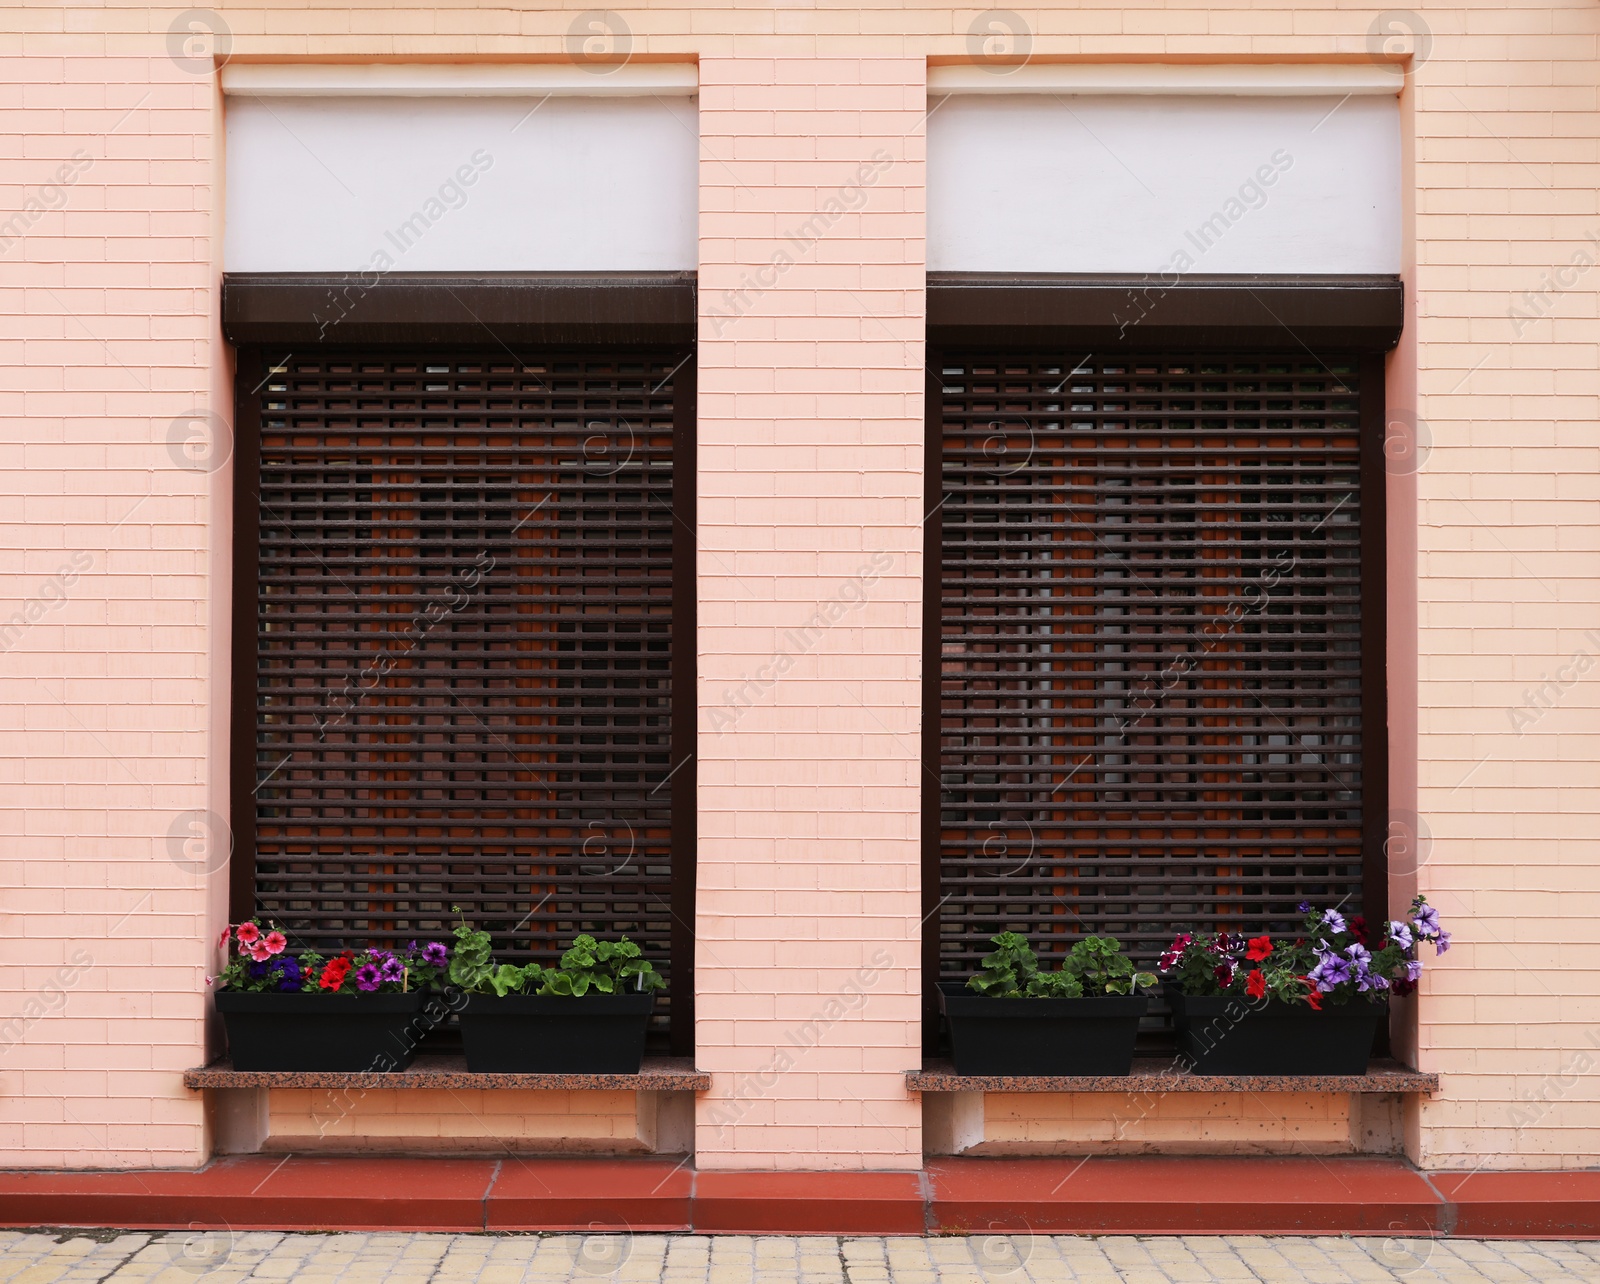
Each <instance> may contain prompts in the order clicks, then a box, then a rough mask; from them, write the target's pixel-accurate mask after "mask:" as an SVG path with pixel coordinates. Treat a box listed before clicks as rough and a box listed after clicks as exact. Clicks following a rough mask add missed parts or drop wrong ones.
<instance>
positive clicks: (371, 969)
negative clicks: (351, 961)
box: [356, 963, 383, 991]
mask: <svg viewBox="0 0 1600 1284" xmlns="http://www.w3.org/2000/svg"><path fill="white" fill-rule="evenodd" d="M382 983H383V977H382V976H381V975H380V974H379V972H378V969H377V967H376V966H375V965H374V964H371V963H363V964H362V965H361V966H360V967H358V968H357V969H356V989H358V990H367V991H371V990H376V989H377V988H378V986H379V985H381V984H382Z"/></svg>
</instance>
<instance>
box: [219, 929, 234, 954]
mask: <svg viewBox="0 0 1600 1284" xmlns="http://www.w3.org/2000/svg"><path fill="white" fill-rule="evenodd" d="M232 935H233V929H232V928H231V927H225V928H223V929H222V935H221V936H219V937H217V948H218V949H219V950H225V949H227V948H228V938H229V937H230V936H232Z"/></svg>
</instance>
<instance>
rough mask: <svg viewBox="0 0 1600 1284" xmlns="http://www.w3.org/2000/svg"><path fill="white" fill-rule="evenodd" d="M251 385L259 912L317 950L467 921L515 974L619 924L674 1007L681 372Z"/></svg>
mask: <svg viewBox="0 0 1600 1284" xmlns="http://www.w3.org/2000/svg"><path fill="white" fill-rule="evenodd" d="M240 379H241V388H249V387H252V386H254V387H256V388H257V389H258V391H256V392H254V393H250V394H247V395H242V396H241V409H242V411H244V412H245V413H247V414H248V413H251V412H253V413H254V414H255V415H257V416H259V449H258V451H255V452H252V453H254V454H257V455H258V459H253V460H251V461H250V464H252V465H253V467H251V468H250V471H251V473H252V474H253V478H254V487H253V495H250V496H246V495H245V494H244V492H243V491H241V503H250V504H251V505H253V507H254V515H255V516H256V518H257V521H258V527H259V529H258V533H256V534H255V536H254V543H255V545H256V550H255V557H254V559H253V562H254V565H253V568H252V569H253V571H254V585H253V590H252V593H251V594H250V595H249V596H248V598H247V602H246V606H247V609H248V614H243V613H242V614H241V616H240V619H241V621H243V620H248V628H249V630H250V633H251V635H252V640H253V642H254V646H253V648H251V654H250V656H249V657H248V661H247V663H246V664H245V665H243V666H241V667H242V668H243V669H244V670H245V671H246V680H245V682H244V683H243V689H242V694H243V695H244V696H245V697H246V700H244V701H241V706H242V709H243V719H244V721H245V722H246V723H247V725H248V730H249V735H250V740H249V744H248V761H249V763H250V767H251V776H250V780H251V784H250V786H249V789H252V790H253V794H252V796H251V799H250V800H249V802H247V803H246V804H245V805H244V806H243V807H240V808H237V810H236V821H237V820H238V819H239V818H240V817H242V818H243V819H244V821H245V824H246V826H247V827H248V830H249V833H248V838H249V840H250V842H249V848H250V850H251V851H252V852H253V863H252V865H251V867H250V874H251V875H252V876H253V877H252V880H251V882H250V884H249V887H248V889H247V891H248V896H249V898H250V903H251V904H252V905H253V907H254V911H255V912H258V913H260V914H262V915H263V916H267V917H270V918H272V919H274V920H276V921H277V922H278V923H280V924H282V925H284V926H286V928H287V929H288V930H290V931H291V933H292V934H293V937H294V939H295V941H296V943H297V944H299V943H304V944H305V945H307V946H313V947H316V948H319V949H322V950H328V949H332V948H337V947H340V946H342V945H344V944H355V943H359V942H365V941H368V940H372V941H377V942H388V943H394V942H404V941H407V940H410V939H413V938H418V937H439V936H443V935H445V934H446V933H448V931H449V930H450V927H451V924H452V922H453V921H454V919H455V914H454V911H453V907H454V906H457V905H459V906H460V907H461V908H462V910H463V911H464V912H465V913H466V914H467V915H468V916H469V917H470V918H472V919H474V920H475V921H477V922H478V923H479V924H480V925H482V926H484V927H487V928H488V929H489V930H491V931H492V932H494V933H495V935H496V937H497V941H498V942H500V943H501V944H503V945H504V946H507V947H509V948H506V949H504V950H503V953H504V955H505V956H506V957H509V958H512V959H527V958H539V959H541V960H544V961H551V962H553V961H554V958H555V956H556V955H557V954H558V953H559V951H560V949H561V948H563V947H564V945H565V944H566V943H567V942H568V941H569V940H570V938H571V937H572V936H574V935H575V934H577V933H579V932H590V933H593V934H596V935H610V936H614V935H616V934H619V933H626V934H628V935H629V936H631V937H632V938H633V939H635V940H636V941H639V942H640V943H641V945H643V947H644V948H645V950H646V952H647V953H648V955H649V956H650V957H651V958H652V959H653V960H655V961H656V962H657V965H658V966H660V967H661V968H662V970H663V971H664V972H668V973H669V974H672V975H671V979H672V981H673V982H674V991H672V992H669V993H676V992H677V990H678V989H679V987H682V986H684V985H686V984H687V967H686V961H687V960H686V954H687V951H685V950H683V949H681V948H680V949H679V950H678V951H674V950H673V949H672V944H673V938H674V936H677V937H678V938H679V941H680V945H681V942H682V940H684V939H685V936H686V931H687V923H688V922H690V921H692V916H691V915H690V914H689V913H688V911H687V910H686V908H685V907H684V906H683V905H682V904H681V901H682V898H683V896H684V880H683V879H682V878H681V877H679V878H678V879H677V880H676V881H675V879H674V858H675V855H676V853H675V850H674V848H675V844H674V821H675V819H681V809H684V808H692V806H693V792H692V780H693V775H692V772H683V773H676V772H675V771H674V767H675V766H682V765H683V759H684V757H685V751H684V750H682V749H681V748H678V749H675V745H674V735H675V728H674V718H673V713H674V709H673V699H674V692H675V690H676V688H677V684H678V681H679V679H680V676H681V670H679V671H676V672H675V668H674V646H675V644H676V643H677V642H678V638H679V632H678V631H679V630H680V629H681V628H682V627H683V625H682V621H683V618H684V617H683V615H682V614H681V612H679V611H675V605H676V604H677V603H678V600H679V598H680V597H681V594H682V591H683V579H682V577H681V575H680V576H677V577H675V573H674V567H675V559H674V545H675V542H677V540H678V536H677V533H676V531H675V522H674V494H675V492H674V456H675V453H677V452H675V441H674V437H675V434H681V432H682V431H683V425H684V424H690V425H692V391H693V370H692V365H689V366H687V367H686V366H685V357H684V354H683V353H682V352H678V351H672V350H664V351H659V352H629V351H624V350H618V349H596V350H586V351H571V352H543V353H539V354H537V355H528V356H523V357H521V358H520V359H519V358H514V357H512V356H511V355H510V354H509V352H507V351H504V350H491V351H483V352H471V351H459V350H449V349H445V350H442V351H423V352H405V351H398V350H388V349H374V350H369V351H364V352H337V351H323V352H320V353H314V354H313V355H309V356H307V355H293V356H290V357H288V358H286V359H283V360H281V361H280V362H277V363H276V364H274V363H271V362H265V363H263V362H260V361H259V360H247V361H245V362H243V363H241V373H240ZM247 403H248V404H247ZM241 418H243V416H241ZM688 457H689V458H691V459H692V458H693V455H692V452H691V453H690V454H689V456H688ZM241 466H249V465H246V463H245V461H244V459H243V457H241ZM679 498H680V500H681V496H680V497H679ZM241 530H242V531H246V532H247V531H248V527H247V524H242V526H241ZM249 542H250V540H249V537H248V534H246V536H245V537H244V538H242V539H241V544H245V545H247V544H248V543H249ZM239 555H240V556H241V557H243V558H248V557H249V549H248V548H247V547H242V548H241V549H240V552H239ZM690 587H691V590H692V581H691V582H690ZM687 618H688V619H690V620H692V618H693V616H692V604H691V610H690V612H689V614H688V617H687ZM690 650H691V652H692V648H690ZM691 672H692V670H691ZM252 707H253V717H252V714H251V709H252ZM677 734H681V728H680V729H679V730H678V732H677ZM686 786H687V787H688V789H689V793H688V794H687V795H686V796H685V795H682V794H680V792H679V791H680V790H682V789H684V788H685V787H686ZM675 811H676V813H677V814H676V815H675ZM237 827H238V826H237V824H236V828H237ZM680 850H681V848H680ZM684 860H686V861H688V862H692V848H691V849H689V850H687V851H685V852H684ZM682 872H683V871H681V870H680V871H679V873H680V875H681V873H682ZM689 887H690V891H689V895H690V897H691V900H690V904H691V905H692V884H690V885H689ZM675 896H676V897H677V898H678V902H675V900H674V897H675ZM675 916H676V918H681V919H682V920H684V922H683V925H682V926H681V927H680V926H678V925H677V923H676V920H675ZM674 964H677V968H676V972H675V974H674ZM672 1003H673V1001H672V1000H671V999H669V1005H672ZM687 1006H688V1005H687V1004H686V1003H685V1004H683V1005H682V1008H685V1009H686V1008H687ZM677 1024H678V1023H677V1022H676V1021H675V1022H674V1025H675V1026H676V1025H677Z"/></svg>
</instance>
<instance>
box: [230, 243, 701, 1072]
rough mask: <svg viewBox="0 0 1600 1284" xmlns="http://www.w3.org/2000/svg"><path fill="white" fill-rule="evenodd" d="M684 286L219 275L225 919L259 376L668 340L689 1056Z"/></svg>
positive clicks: (679, 996) (675, 1029)
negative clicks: (229, 488)
mask: <svg viewBox="0 0 1600 1284" xmlns="http://www.w3.org/2000/svg"><path fill="white" fill-rule="evenodd" d="M694 318H695V280H694V276H693V274H689V273H648V274H621V275H618V274H577V275H560V276H555V275H547V274H538V275H528V274H401V273H390V274H388V275H377V274H331V275H323V274H230V275H228V276H225V277H224V281H223V301H222V323H223V333H224V336H225V337H226V338H227V339H228V340H229V342H230V343H232V344H233V345H234V347H235V348H236V350H237V362H236V370H235V375H234V390H235V397H234V402H235V404H234V530H233V549H232V556H233V576H232V590H233V612H232V632H233V639H232V641H233V645H232V694H231V735H230V785H231V790H230V792H231V800H232V801H231V811H232V815H231V817H230V825H231V828H232V832H233V837H234V846H233V856H232V863H231V869H230V879H229V912H230V916H231V917H232V918H233V919H234V920H235V921H238V920H242V919H245V918H248V917H250V916H251V915H252V914H254V913H255V905H256V888H255V873H256V866H255V850H256V849H255V813H254V802H253V798H254V791H255V789H256V788H257V782H256V773H257V765H256V718H255V713H254V711H255V709H256V704H257V678H256V674H257V647H256V636H257V592H258V584H257V568H258V565H259V549H260V524H259V517H258V511H257V504H256V500H255V496H256V493H257V491H258V489H259V475H260V466H261V427H262V425H261V417H260V410H261V398H260V396H259V389H260V387H261V385H262V383H263V382H264V381H265V379H266V376H267V373H268V371H269V370H270V369H271V368H272V366H273V365H274V364H276V363H279V362H281V361H283V360H284V359H285V357H286V356H288V355H289V354H291V353H292V352H293V351H294V350H296V349H297V348H298V349H299V350H300V351H302V352H304V351H306V350H308V349H310V348H312V347H316V348H318V349H327V350H332V349H346V348H348V349H367V350H370V349H373V348H411V349H415V348H418V347H428V348H439V349H442V350H443V349H464V348H476V349H482V348H484V347H485V346H500V347H504V346H507V345H514V346H515V347H518V348H523V349H545V350H548V349H552V348H565V349H573V348H597V347H605V348H614V349H617V350H626V349H645V348H654V349H660V348H662V347H670V348H675V349H680V350H681V351H683V352H684V353H685V354H686V355H685V357H684V360H683V362H682V363H681V365H680V366H679V367H678V368H677V370H676V371H675V373H674V379H673V403H672V439H673V455H674V459H675V460H682V461H684V463H685V465H686V466H684V467H675V468H674V469H673V485H672V497H671V506H672V516H673V534H672V631H673V647H672V652H671V656H670V659H669V665H670V673H671V682H672V702H671V705H670V709H669V714H668V725H669V728H670V730H669V740H670V751H669V753H670V760H671V762H672V763H673V764H674V765H673V768H672V773H671V774H672V776H673V790H672V810H671V815H670V835H671V837H670V844H671V851H672V861H671V871H670V891H669V897H670V906H669V912H670V914H671V928H670V945H669V949H670V953H671V962H672V971H673V986H672V998H673V1002H672V1006H671V1027H670V1046H671V1051H672V1053H673V1055H676V1056H693V1054H694V912H695V908H694V907H695V885H696V870H695V848H696V842H697V814H696V787H695V785H696V775H697V766H698V763H697V759H696V753H695V737H696V731H697V728H696V722H697V719H696V709H695V699H696V696H695V691H696V670H697V662H696V652H697V648H696V645H695V638H696V602H697V599H696V586H695V531H696V513H695V496H696V478H695V468H694V466H693V465H694V460H695V457H696V450H695V438H696V360H695V322H694Z"/></svg>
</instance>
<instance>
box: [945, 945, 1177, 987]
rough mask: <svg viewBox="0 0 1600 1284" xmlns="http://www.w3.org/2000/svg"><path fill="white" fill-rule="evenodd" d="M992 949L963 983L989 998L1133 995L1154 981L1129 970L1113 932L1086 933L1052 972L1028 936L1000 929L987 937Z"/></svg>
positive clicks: (1146, 974)
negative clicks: (971, 976) (975, 972)
mask: <svg viewBox="0 0 1600 1284" xmlns="http://www.w3.org/2000/svg"><path fill="white" fill-rule="evenodd" d="M990 941H991V943H992V944H993V945H994V946H995V950H994V953H992V954H988V955H985V956H984V958H983V970H982V971H981V972H979V973H978V974H977V975H976V976H974V977H973V978H972V979H971V980H969V981H968V982H967V988H968V989H969V990H976V991H977V992H978V993H979V994H983V995H987V996H988V997H990V998H995V999H1081V998H1100V997H1104V996H1106V995H1127V994H1137V993H1138V992H1139V991H1140V990H1143V989H1149V988H1150V987H1151V986H1153V985H1155V983H1156V978H1155V974H1154V973H1152V972H1139V971H1136V970H1135V969H1134V966H1133V960H1132V959H1130V958H1128V957H1127V956H1126V955H1125V954H1123V953H1122V945H1121V943H1120V942H1119V941H1118V940H1117V939H1116V937H1114V936H1087V937H1085V938H1084V939H1083V940H1081V941H1078V942H1077V943H1076V944H1075V945H1073V947H1072V948H1071V949H1070V950H1068V951H1067V956H1066V958H1065V959H1063V960H1062V963H1061V967H1060V968H1059V969H1058V970H1057V971H1054V972H1051V971H1047V970H1045V969H1043V968H1041V967H1040V966H1039V959H1038V956H1037V955H1035V954H1034V952H1033V947H1032V946H1031V945H1029V944H1028V938H1027V937H1026V936H1023V935H1022V934H1021V933H1018V932H1001V933H1000V934H999V935H998V936H994V937H991V938H990Z"/></svg>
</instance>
